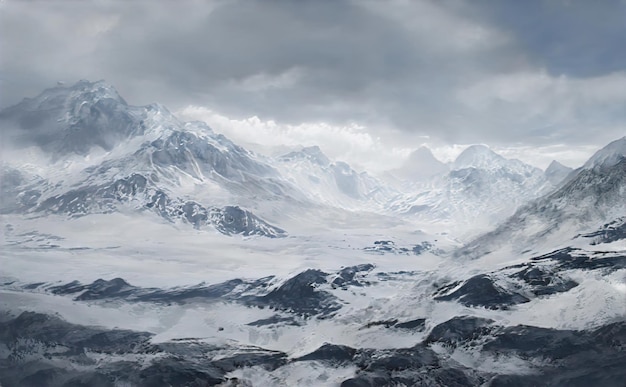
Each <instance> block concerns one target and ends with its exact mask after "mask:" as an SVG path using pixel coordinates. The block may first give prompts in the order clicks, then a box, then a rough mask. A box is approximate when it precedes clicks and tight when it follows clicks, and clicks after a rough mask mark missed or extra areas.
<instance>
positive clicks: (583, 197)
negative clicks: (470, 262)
mask: <svg viewBox="0 0 626 387" xmlns="http://www.w3.org/2000/svg"><path fill="white" fill-rule="evenodd" d="M625 215H626V138H622V139H619V140H616V141H614V142H612V143H610V144H609V145H607V146H606V147H604V148H602V149H601V150H599V151H598V152H596V153H595V154H594V155H593V156H592V157H591V158H590V159H589V161H587V162H586V163H585V165H584V166H583V167H581V168H580V169H578V170H576V171H575V172H573V175H572V176H571V177H569V178H568V180H567V181H566V182H565V183H564V185H563V186H561V187H560V188H558V189H557V190H556V191H554V192H552V193H549V194H548V195H546V196H543V197H540V198H538V199H536V200H534V201H532V202H530V203H528V204H526V205H524V206H522V207H520V208H519V209H518V210H517V211H516V212H515V214H514V215H513V216H511V217H510V218H509V219H507V220H506V221H505V222H504V223H503V224H502V225H500V226H499V227H498V228H496V229H495V230H494V231H492V232H489V233H487V234H485V235H483V236H481V237H480V238H478V239H476V240H475V241H473V242H471V243H470V244H468V245H467V246H466V248H464V249H463V250H462V251H461V252H460V254H461V255H469V256H474V257H476V256H481V255H484V254H487V253H489V252H492V251H495V250H497V249H499V248H501V247H502V246H512V247H513V249H514V251H516V252H518V253H519V252H521V251H524V250H532V251H535V252H537V251H538V249H541V248H545V247H544V246H552V247H556V246H559V245H563V244H565V246H567V245H568V244H569V243H571V241H570V239H571V238H573V237H574V236H576V235H578V234H581V233H591V232H594V231H597V230H599V229H600V228H601V227H602V226H603V225H605V224H606V223H608V222H612V221H615V220H616V219H618V218H621V217H623V216H625Z"/></svg>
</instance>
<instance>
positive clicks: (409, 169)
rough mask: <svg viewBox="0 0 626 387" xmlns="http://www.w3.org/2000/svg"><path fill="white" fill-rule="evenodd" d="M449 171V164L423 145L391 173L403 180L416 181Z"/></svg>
mask: <svg viewBox="0 0 626 387" xmlns="http://www.w3.org/2000/svg"><path fill="white" fill-rule="evenodd" d="M448 171H449V168H448V166H447V165H446V164H445V163H443V162H441V161H439V160H438V159H437V158H436V157H435V155H433V152H432V151H431V150H430V149H428V148H427V147H425V146H421V147H419V148H417V149H416V150H414V151H413V152H411V154H409V157H408V158H407V160H406V161H405V162H404V164H403V165H402V166H401V167H400V168H398V169H395V170H393V171H391V174H392V175H393V176H395V177H397V178H399V179H401V180H405V181H408V182H416V181H423V180H428V179H430V178H432V177H434V176H440V175H443V174H445V173H446V172H448Z"/></svg>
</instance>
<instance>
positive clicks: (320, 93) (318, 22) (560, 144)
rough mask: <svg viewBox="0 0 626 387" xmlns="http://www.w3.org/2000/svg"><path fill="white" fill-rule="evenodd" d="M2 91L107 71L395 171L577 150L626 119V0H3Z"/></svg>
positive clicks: (191, 110) (243, 133) (118, 79)
mask: <svg viewBox="0 0 626 387" xmlns="http://www.w3.org/2000/svg"><path fill="white" fill-rule="evenodd" d="M0 28H1V35H0V40H1V42H0V43H1V46H0V61H1V62H0V71H1V72H0V90H1V92H0V93H1V94H0V97H1V99H0V106H2V107H5V106H8V105H12V104H14V103H17V102H18V101H19V100H21V99H22V98H23V97H28V96H34V95H36V94H38V93H39V92H40V91H41V90H43V89H44V88H47V87H51V86H54V85H55V84H56V82H57V81H66V82H68V83H72V82H75V81H77V80H79V79H89V80H98V79H105V80H107V81H108V82H110V83H112V84H113V85H114V86H115V87H116V88H117V89H118V91H119V92H120V94H121V95H122V96H124V97H125V99H126V100H127V101H128V102H129V103H131V104H136V105H141V104H147V103H150V102H156V101H158V102H161V103H162V104H164V105H166V106H167V107H169V109H170V110H171V111H173V112H176V113H178V114H179V115H180V116H181V117H184V118H200V119H204V120H206V121H208V122H209V124H210V125H212V126H214V127H215V128H216V129H217V130H219V131H221V132H224V133H225V134H227V135H229V136H231V137H232V138H233V139H234V140H236V141H244V140H246V141H248V142H257V143H259V144H261V145H264V146H269V145H275V144H286V145H295V144H303V145H313V144H319V145H320V146H321V147H322V149H323V150H324V151H326V152H327V153H328V154H329V155H331V156H332V157H338V158H342V159H346V160H347V161H349V162H351V163H353V164H355V165H356V166H359V167H365V168H369V169H384V168H387V167H393V166H395V165H397V164H399V163H401V162H402V160H403V158H405V157H406V156H407V155H408V153H409V152H410V151H411V150H412V149H415V148H417V147H419V146H420V145H422V144H427V145H428V146H430V147H431V148H433V150H434V151H435V153H436V155H437V156H438V157H440V158H443V159H449V158H451V157H453V156H454V155H455V154H457V153H458V152H460V150H462V149H463V145H466V144H472V143H484V144H487V145H489V146H491V147H492V148H494V149H496V150H498V151H499V152H502V153H503V154H504V155H505V156H508V157H519V158H522V159H523V160H525V161H530V162H532V163H534V164H536V165H538V166H541V167H545V166H546V165H547V164H548V163H549V161H550V160H551V158H558V159H559V160H560V161H562V162H564V163H565V164H569V165H570V166H578V165H579V164H581V163H582V162H584V160H585V158H586V157H588V156H589V155H590V153H592V152H593V150H595V149H596V148H597V147H601V146H603V145H605V144H606V143H608V142H610V141H611V140H614V139H616V138H619V137H622V136H624V135H625V134H626V125H625V123H626V1H623V0H602V1H587V0H579V1H575V0H570V1H567V0H546V1H540V0H524V1H518V0H509V1H488V0H484V1H480V0H478V1H461V0H449V1H448V0H443V1H365V0H355V1H330V0H328V1H326V0H316V1H313V0H310V1H307V0H294V1H271V0H270V1H236V0H229V1H176V2H174V1H144V2H139V1H138V2H124V1H116V2H104V1H21V2H20V1H11V0H3V1H0Z"/></svg>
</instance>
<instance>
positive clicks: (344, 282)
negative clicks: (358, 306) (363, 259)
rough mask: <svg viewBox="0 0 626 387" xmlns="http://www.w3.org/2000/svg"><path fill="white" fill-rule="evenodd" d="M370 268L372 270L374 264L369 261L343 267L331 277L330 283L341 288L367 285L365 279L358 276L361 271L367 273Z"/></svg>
mask: <svg viewBox="0 0 626 387" xmlns="http://www.w3.org/2000/svg"><path fill="white" fill-rule="evenodd" d="M372 270H374V265H372V264H369V263H365V264H361V265H356V266H350V267H346V268H343V269H341V270H340V271H339V273H337V276H336V277H335V279H333V281H332V285H333V287H340V288H342V289H346V288H347V287H348V286H364V285H369V283H368V282H366V281H360V280H359V278H358V277H359V275H360V274H361V273H369V272H370V271H372Z"/></svg>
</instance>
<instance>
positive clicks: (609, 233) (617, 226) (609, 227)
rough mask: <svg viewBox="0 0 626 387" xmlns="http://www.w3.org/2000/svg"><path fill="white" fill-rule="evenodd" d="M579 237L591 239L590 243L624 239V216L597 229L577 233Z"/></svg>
mask: <svg viewBox="0 0 626 387" xmlns="http://www.w3.org/2000/svg"><path fill="white" fill-rule="evenodd" d="M579 237H583V238H589V239H591V240H592V241H591V244H592V245H598V244H601V243H611V242H615V241H619V240H622V239H626V218H618V219H616V220H614V221H612V222H609V223H607V224H605V225H603V226H602V227H601V228H600V229H599V230H597V231H594V232H591V233H587V234H582V235H579Z"/></svg>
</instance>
